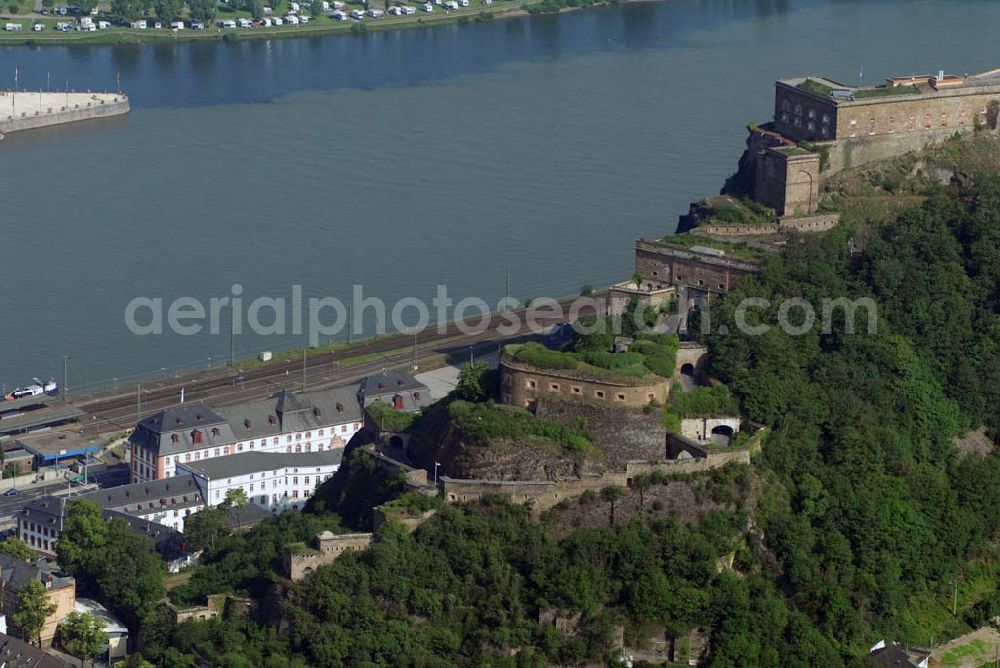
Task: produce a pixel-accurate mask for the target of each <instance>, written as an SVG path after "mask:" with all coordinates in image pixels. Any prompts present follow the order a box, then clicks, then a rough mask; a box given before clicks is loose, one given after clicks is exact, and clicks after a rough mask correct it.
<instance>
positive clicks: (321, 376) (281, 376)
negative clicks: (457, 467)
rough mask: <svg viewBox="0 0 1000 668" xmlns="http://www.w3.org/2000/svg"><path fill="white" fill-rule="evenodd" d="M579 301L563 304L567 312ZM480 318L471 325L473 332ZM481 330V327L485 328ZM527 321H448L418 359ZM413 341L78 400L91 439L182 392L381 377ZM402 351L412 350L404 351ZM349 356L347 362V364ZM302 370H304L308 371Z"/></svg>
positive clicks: (409, 356) (217, 393) (213, 393)
mask: <svg viewBox="0 0 1000 668" xmlns="http://www.w3.org/2000/svg"><path fill="white" fill-rule="evenodd" d="M572 301H573V299H565V300H562V301H561V302H560V304H561V306H562V307H563V310H565V309H566V307H567V306H568V305H569V304H570V303H572ZM512 315H513V316H517V317H518V322H520V325H521V326H520V329H519V330H518V331H517V332H516V333H512V334H508V335H503V334H500V333H499V332H497V331H496V330H497V328H498V327H500V326H501V325H504V324H509V319H510V317H511V316H512ZM562 321H565V318H558V317H556V318H545V317H537V318H536V319H535V322H536V323H537V324H539V325H542V326H544V327H551V326H552V325H553V324H556V323H558V322H562ZM476 324H478V321H466V326H467V327H472V326H474V325H476ZM480 327H482V326H481V325H480ZM536 334H537V332H535V331H532V329H531V328H529V327H528V326H527V324H526V322H525V310H524V309H519V310H518V311H514V312H512V313H507V314H494V315H491V316H490V320H489V322H488V324H487V325H486V326H485V327H484V328H483V331H482V332H481V333H477V334H464V333H463V332H462V331H461V330H460V329H459V326H458V325H457V324H455V323H449V324H448V326H447V327H445V328H442V329H441V331H439V329H438V328H437V327H434V328H431V329H428V330H425V331H423V332H420V333H418V334H417V336H416V346H415V347H416V357H415V361H416V363H417V364H418V365H421V364H422V363H426V362H427V361H428V360H435V359H440V358H441V357H442V356H445V357H448V356H463V355H465V354H466V353H467V352H468V351H469V349H470V347H472V348H473V349H474V350H475V351H477V353H478V354H482V353H483V352H484V351H489V352H492V347H493V346H498V345H500V344H503V343H505V342H511V341H514V340H519V339H524V338H526V337H529V336H533V335H536ZM413 346H414V337H412V336H406V335H393V336H388V337H384V338H380V339H377V340H373V341H371V342H368V343H363V344H359V345H357V346H354V347H352V348H350V349H349V350H347V351H337V352H314V353H311V354H310V353H308V352H307V354H306V356H305V358H304V360H303V359H297V360H295V361H288V362H285V361H280V360H279V361H276V362H272V363H267V364H263V365H260V366H255V367H252V368H249V369H246V370H240V369H239V368H238V367H237V368H235V369H234V368H230V367H225V368H220V369H215V370H210V371H202V372H198V373H193V374H183V375H177V376H173V377H170V378H164V379H159V380H156V381H152V382H149V383H143V384H140V385H137V386H136V391H135V392H128V393H125V392H118V393H105V394H97V395H92V396H88V397H83V398H81V399H78V400H76V401H73V402H72V403H73V405H75V406H76V407H77V408H79V409H80V410H82V411H84V412H85V413H86V414H87V415H86V417H84V418H82V419H81V424H82V426H83V429H84V432H85V433H87V434H88V435H98V434H106V433H111V432H121V431H125V430H128V429H131V428H132V426H134V424H135V423H136V422H137V421H138V420H140V419H141V418H143V417H145V416H147V415H149V414H151V413H155V412H156V411H159V410H162V409H163V408H166V407H168V406H171V405H174V404H177V403H178V402H179V401H180V396H181V392H182V391H183V393H184V398H185V401H209V402H211V403H214V404H216V405H226V404H230V403H237V402H241V401H246V400H249V399H255V398H264V397H266V396H270V395H271V394H273V393H274V392H276V391H278V390H281V389H286V388H287V389H292V390H301V389H303V387H305V388H307V389H320V388H324V387H331V386H334V385H344V384H349V383H352V382H356V381H358V380H360V379H361V378H363V377H364V376H367V375H370V374H372V373H377V372H379V371H381V370H382V369H383V368H395V367H399V366H403V365H408V364H412V363H413V362H414V354H413ZM403 348H409V349H408V350H406V351H405V352H404V351H402V349H403ZM373 355H381V357H379V358H377V359H373V360H370V361H365V362H361V363H357V364H351V365H349V366H341V365H340V362H341V361H346V360H349V359H351V358H359V357H371V356H373ZM345 358H346V360H345ZM303 365H304V366H305V373H303Z"/></svg>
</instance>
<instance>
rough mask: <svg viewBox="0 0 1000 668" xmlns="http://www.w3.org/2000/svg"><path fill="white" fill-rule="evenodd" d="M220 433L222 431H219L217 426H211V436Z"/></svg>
mask: <svg viewBox="0 0 1000 668" xmlns="http://www.w3.org/2000/svg"><path fill="white" fill-rule="evenodd" d="M221 433H222V432H221V431H219V428H218V427H212V436H218V435H219V434H221Z"/></svg>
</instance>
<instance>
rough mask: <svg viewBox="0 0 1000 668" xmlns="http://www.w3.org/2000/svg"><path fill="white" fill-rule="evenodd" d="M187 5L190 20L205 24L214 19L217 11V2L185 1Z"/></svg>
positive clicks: (212, 0)
mask: <svg viewBox="0 0 1000 668" xmlns="http://www.w3.org/2000/svg"><path fill="white" fill-rule="evenodd" d="M187 5H188V11H189V12H190V14H191V18H192V19H194V20H195V21H204V22H206V23H207V22H209V21H211V20H212V19H214V18H215V16H216V14H217V13H218V10H219V3H218V2H217V0H187Z"/></svg>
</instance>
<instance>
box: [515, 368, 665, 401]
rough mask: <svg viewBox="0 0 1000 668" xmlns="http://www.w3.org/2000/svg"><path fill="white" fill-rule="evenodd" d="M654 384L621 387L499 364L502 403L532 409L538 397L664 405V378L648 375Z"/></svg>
mask: <svg viewBox="0 0 1000 668" xmlns="http://www.w3.org/2000/svg"><path fill="white" fill-rule="evenodd" d="M650 377H651V378H656V379H657V380H656V381H655V382H649V383H638V384H625V383H614V382H609V381H598V380H594V379H588V378H578V377H576V376H573V375H570V374H569V373H567V372H564V371H560V370H559V369H537V368H534V367H528V366H522V365H520V364H517V363H512V362H510V361H507V360H504V361H501V363H500V390H501V395H502V399H503V402H504V403H505V404H510V405H512V406H521V407H523V408H533V407H534V406H535V402H537V400H538V398H539V397H540V396H545V395H562V396H565V397H569V398H576V399H593V400H597V401H607V402H610V403H615V404H619V405H622V406H627V407H630V408H642V407H643V406H647V405H648V404H650V403H651V402H654V401H655V402H657V403H661V404H662V403H664V402H665V401H666V399H667V394H668V393H669V392H670V382H669V381H668V380H667V379H666V378H660V377H658V376H653V375H652V374H651V375H650Z"/></svg>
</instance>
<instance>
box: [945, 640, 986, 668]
mask: <svg viewBox="0 0 1000 668" xmlns="http://www.w3.org/2000/svg"><path fill="white" fill-rule="evenodd" d="M987 649H988V648H987V647H986V641H984V640H979V639H978V638H977V639H974V640H970V641H969V642H967V643H966V644H964V645H959V646H958V647H953V648H951V649H950V650H948V651H947V652H945V653H944V656H942V657H941V663H943V664H944V665H946V666H958V665H960V664H961V663H962V662H963V661H964V660H965V659H969V658H972V657H978V658H979V662H980V663H982V661H983V660H984V659H986V658H987V657H986V651H987Z"/></svg>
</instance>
